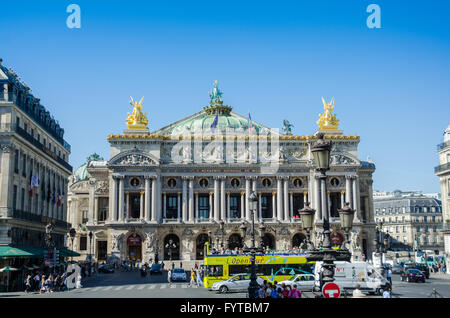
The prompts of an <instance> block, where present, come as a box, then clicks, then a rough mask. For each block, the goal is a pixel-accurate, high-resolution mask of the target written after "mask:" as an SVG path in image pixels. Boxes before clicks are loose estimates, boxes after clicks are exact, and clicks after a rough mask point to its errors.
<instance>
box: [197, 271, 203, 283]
mask: <svg viewBox="0 0 450 318" xmlns="http://www.w3.org/2000/svg"><path fill="white" fill-rule="evenodd" d="M197 286H199V287H200V286H203V282H202V275H201V274H200V271H197Z"/></svg>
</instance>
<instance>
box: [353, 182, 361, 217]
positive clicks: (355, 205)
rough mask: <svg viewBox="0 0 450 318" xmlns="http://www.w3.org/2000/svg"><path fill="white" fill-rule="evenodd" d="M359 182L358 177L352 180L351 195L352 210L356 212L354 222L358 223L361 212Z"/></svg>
mask: <svg viewBox="0 0 450 318" xmlns="http://www.w3.org/2000/svg"><path fill="white" fill-rule="evenodd" d="M358 192H359V180H358V176H354V177H353V178H352V195H353V209H355V210H356V212H355V218H354V220H353V221H354V222H360V220H361V218H360V215H361V211H360V208H359V193H358Z"/></svg>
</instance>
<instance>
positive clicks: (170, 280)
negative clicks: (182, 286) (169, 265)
mask: <svg viewBox="0 0 450 318" xmlns="http://www.w3.org/2000/svg"><path fill="white" fill-rule="evenodd" d="M167 281H168V282H169V285H172V270H170V269H169V271H168V272H167Z"/></svg>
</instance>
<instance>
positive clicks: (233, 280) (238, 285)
mask: <svg viewBox="0 0 450 318" xmlns="http://www.w3.org/2000/svg"><path fill="white" fill-rule="evenodd" d="M256 282H257V283H258V285H259V286H261V285H262V284H264V280H263V279H262V278H261V277H256ZM249 284H250V274H236V275H233V276H231V277H230V278H229V279H227V280H223V281H220V282H215V283H214V284H213V285H212V287H211V290H214V291H219V292H220V293H227V292H229V291H247V290H248V285H249Z"/></svg>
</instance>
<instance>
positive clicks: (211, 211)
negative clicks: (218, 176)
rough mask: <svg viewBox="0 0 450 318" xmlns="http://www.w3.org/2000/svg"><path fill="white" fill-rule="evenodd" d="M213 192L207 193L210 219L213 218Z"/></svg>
mask: <svg viewBox="0 0 450 318" xmlns="http://www.w3.org/2000/svg"><path fill="white" fill-rule="evenodd" d="M213 202H214V192H210V193H209V217H208V219H209V220H212V219H213V218H214V210H213V209H214V204H213Z"/></svg>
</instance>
